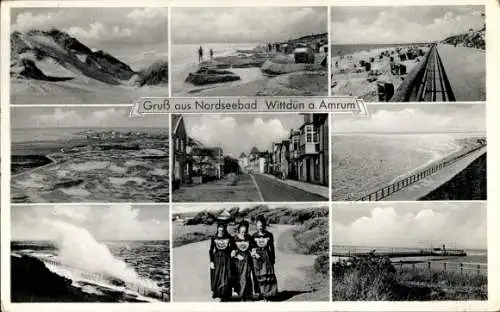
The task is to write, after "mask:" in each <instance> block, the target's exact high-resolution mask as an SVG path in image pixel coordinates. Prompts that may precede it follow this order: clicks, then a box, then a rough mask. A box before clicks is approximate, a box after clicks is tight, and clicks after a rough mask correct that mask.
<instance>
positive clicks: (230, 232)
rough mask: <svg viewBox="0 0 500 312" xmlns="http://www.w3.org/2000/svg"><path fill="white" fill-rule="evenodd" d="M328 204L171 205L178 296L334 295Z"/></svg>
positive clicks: (224, 298)
mask: <svg viewBox="0 0 500 312" xmlns="http://www.w3.org/2000/svg"><path fill="white" fill-rule="evenodd" d="M328 215H329V209H328V205H324V206H322V205H321V204H312V203H304V204H282V205H251V204H244V205H239V206H235V205H232V204H205V205H199V204H182V205H174V206H173V207H172V222H173V225H172V235H173V246H172V259H173V260H172V262H173V267H174V270H173V279H174V281H175V282H174V285H173V288H172V300H173V301H174V302H179V301H190V302H196V301H207V302H209V301H216V302H231V301H232V302H234V301H247V302H253V301H328V300H329V291H330V259H329V258H330V257H329V255H328V253H329V245H330V243H329V241H330V240H329V234H328V233H329V218H328Z"/></svg>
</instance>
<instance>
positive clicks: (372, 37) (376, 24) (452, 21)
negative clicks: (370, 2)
mask: <svg viewBox="0 0 500 312" xmlns="http://www.w3.org/2000/svg"><path fill="white" fill-rule="evenodd" d="M481 13H484V6H398V7H396V6H393V7H391V6H385V7H384V6H376V7H375V6H374V7H366V6H365V7H363V6H362V7H355V6H351V7H332V9H331V33H330V36H331V42H332V44H363V43H364V44H367V43H407V42H429V41H437V40H442V39H444V38H446V37H448V36H451V35H455V34H459V33H464V32H467V31H468V30H469V28H473V29H480V28H481V27H482V26H483V24H484V17H482V16H481Z"/></svg>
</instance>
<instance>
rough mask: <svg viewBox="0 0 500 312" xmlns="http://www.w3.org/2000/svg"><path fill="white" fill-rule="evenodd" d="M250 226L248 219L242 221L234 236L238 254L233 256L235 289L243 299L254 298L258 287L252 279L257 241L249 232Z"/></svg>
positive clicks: (239, 297)
mask: <svg viewBox="0 0 500 312" xmlns="http://www.w3.org/2000/svg"><path fill="white" fill-rule="evenodd" d="M248 227H249V224H248V222H247V221H244V220H243V221H241V222H240V224H239V225H238V230H237V233H236V236H235V237H234V242H235V247H236V248H235V251H236V254H235V256H234V258H233V259H234V260H233V261H234V271H235V272H234V273H235V274H234V290H235V292H236V293H237V294H238V299H239V300H241V301H249V300H252V299H253V294H254V290H255V291H256V292H257V287H254V286H257V285H254V282H253V281H252V279H254V278H255V271H254V269H253V261H252V251H253V252H255V245H254V244H255V242H254V240H253V239H252V236H250V234H248ZM257 295H258V294H257Z"/></svg>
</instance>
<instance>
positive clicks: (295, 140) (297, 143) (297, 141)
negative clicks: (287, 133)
mask: <svg viewBox="0 0 500 312" xmlns="http://www.w3.org/2000/svg"><path fill="white" fill-rule="evenodd" d="M299 146H300V137H299V136H297V135H296V136H294V137H293V150H298V149H299Z"/></svg>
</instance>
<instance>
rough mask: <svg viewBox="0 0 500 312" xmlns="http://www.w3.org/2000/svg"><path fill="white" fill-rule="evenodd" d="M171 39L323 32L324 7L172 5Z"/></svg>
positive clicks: (231, 39)
mask: <svg viewBox="0 0 500 312" xmlns="http://www.w3.org/2000/svg"><path fill="white" fill-rule="evenodd" d="M171 18H172V23H171V27H172V42H173V43H175V44H179V43H208V42H212V43H214V42H224V43H231V42H246V43H251V42H266V41H271V40H286V39H290V38H295V37H300V36H303V35H310V34H312V33H325V32H327V16H326V7H315V8H312V7H293V8H292V7H288V8H280V7H266V8H258V7H245V8H227V7H224V8H221V7H219V8H173V9H172V14H171Z"/></svg>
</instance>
